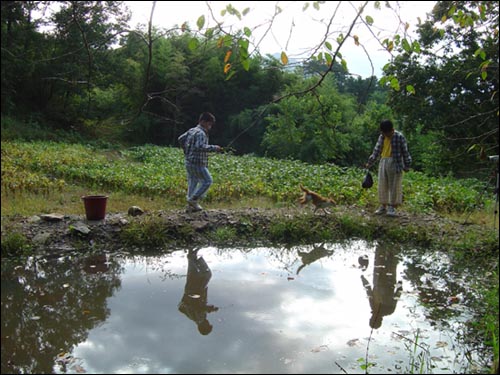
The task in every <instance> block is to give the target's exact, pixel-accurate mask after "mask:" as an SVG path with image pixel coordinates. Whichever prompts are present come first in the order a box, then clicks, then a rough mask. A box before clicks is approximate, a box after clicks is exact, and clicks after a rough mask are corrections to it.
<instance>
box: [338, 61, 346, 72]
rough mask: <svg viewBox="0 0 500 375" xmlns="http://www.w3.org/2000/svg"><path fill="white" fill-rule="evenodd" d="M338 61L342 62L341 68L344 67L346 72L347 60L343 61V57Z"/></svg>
mask: <svg viewBox="0 0 500 375" xmlns="http://www.w3.org/2000/svg"><path fill="white" fill-rule="evenodd" d="M340 63H341V64H342V68H344V70H345V71H346V72H347V61H345V59H342V61H341V62H340Z"/></svg>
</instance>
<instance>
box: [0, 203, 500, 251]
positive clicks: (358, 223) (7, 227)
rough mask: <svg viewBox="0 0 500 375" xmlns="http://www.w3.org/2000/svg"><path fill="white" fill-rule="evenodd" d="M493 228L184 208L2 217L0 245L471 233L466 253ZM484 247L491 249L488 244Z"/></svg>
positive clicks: (356, 213)
mask: <svg viewBox="0 0 500 375" xmlns="http://www.w3.org/2000/svg"><path fill="white" fill-rule="evenodd" d="M493 231H494V229H493V228H487V227H485V226H479V225H465V224H463V223H459V222H455V221H452V220H450V219H447V218H444V217H440V216H438V215H436V214H429V215H413V214H409V213H405V212H401V213H400V214H399V216H398V217H396V218H391V217H386V216H376V215H373V214H372V213H371V212H367V211H366V210H364V209H362V208H358V207H343V208H339V207H337V208H336V209H335V211H334V212H332V213H329V214H324V213H319V212H318V213H313V212H312V210H311V209H309V208H300V209H299V208H283V209H259V208H249V209H213V210H205V211H202V212H198V213H186V212H185V211H183V210H170V211H152V212H145V213H144V214H142V215H140V216H130V215H128V213H126V212H115V213H113V212H111V213H108V214H107V215H106V218H105V219H104V220H99V221H88V220H86V218H85V216H83V215H63V214H56V215H52V216H50V215H49V216H47V215H35V216H32V217H26V218H21V217H17V218H2V242H3V240H4V238H6V237H7V236H9V235H10V234H12V233H21V234H22V235H23V236H24V237H25V239H26V240H27V242H28V244H29V246H30V248H31V249H32V250H34V251H36V252H47V251H49V252H56V253H57V252H62V251H72V250H83V249H93V248H104V249H106V250H115V249H128V250H130V249H139V248H148V247H157V248H163V249H165V250H167V251H168V250H170V249H175V248H182V247H186V246H209V245H221V244H223V243H226V244H242V245H243V244H252V243H253V244H255V243H259V242H263V243H281V244H283V243H285V244H293V243H311V242H316V241H324V240H330V241H337V240H342V239H346V238H352V237H358V238H365V239H378V238H382V239H384V238H387V239H391V240H393V241H398V242H410V243H413V244H415V245H419V246H429V247H431V246H434V245H443V244H448V246H451V245H453V244H454V243H458V242H460V241H462V240H463V239H464V236H466V235H467V233H476V235H475V238H476V239H477V240H476V243H471V244H470V246H471V247H473V248H478V249H479V248H481V247H483V243H482V242H481V241H482V240H486V239H487V238H490V237H491V234H492V232H493ZM487 246H491V245H490V244H488V245H487Z"/></svg>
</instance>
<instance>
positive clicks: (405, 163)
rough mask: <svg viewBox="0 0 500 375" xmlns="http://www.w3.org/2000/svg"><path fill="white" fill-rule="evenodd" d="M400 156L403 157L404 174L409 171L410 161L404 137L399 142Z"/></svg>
mask: <svg viewBox="0 0 500 375" xmlns="http://www.w3.org/2000/svg"><path fill="white" fill-rule="evenodd" d="M401 154H402V156H403V170H404V171H405V172H408V171H409V170H410V166H411V162H412V160H411V155H410V152H409V151H408V143H407V142H406V138H405V137H402V140H401Z"/></svg>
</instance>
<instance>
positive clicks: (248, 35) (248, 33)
mask: <svg viewBox="0 0 500 375" xmlns="http://www.w3.org/2000/svg"><path fill="white" fill-rule="evenodd" d="M243 32H244V33H245V35H246V36H247V37H248V38H250V36H251V35H252V30H250V29H249V28H248V27H245V28H243Z"/></svg>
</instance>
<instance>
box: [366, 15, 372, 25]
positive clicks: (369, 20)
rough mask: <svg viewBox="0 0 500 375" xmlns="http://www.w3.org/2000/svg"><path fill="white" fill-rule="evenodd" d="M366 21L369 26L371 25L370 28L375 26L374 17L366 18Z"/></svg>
mask: <svg viewBox="0 0 500 375" xmlns="http://www.w3.org/2000/svg"><path fill="white" fill-rule="evenodd" d="M365 20H366V23H367V24H368V25H370V26H371V25H373V18H372V17H370V16H366V17H365Z"/></svg>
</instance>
